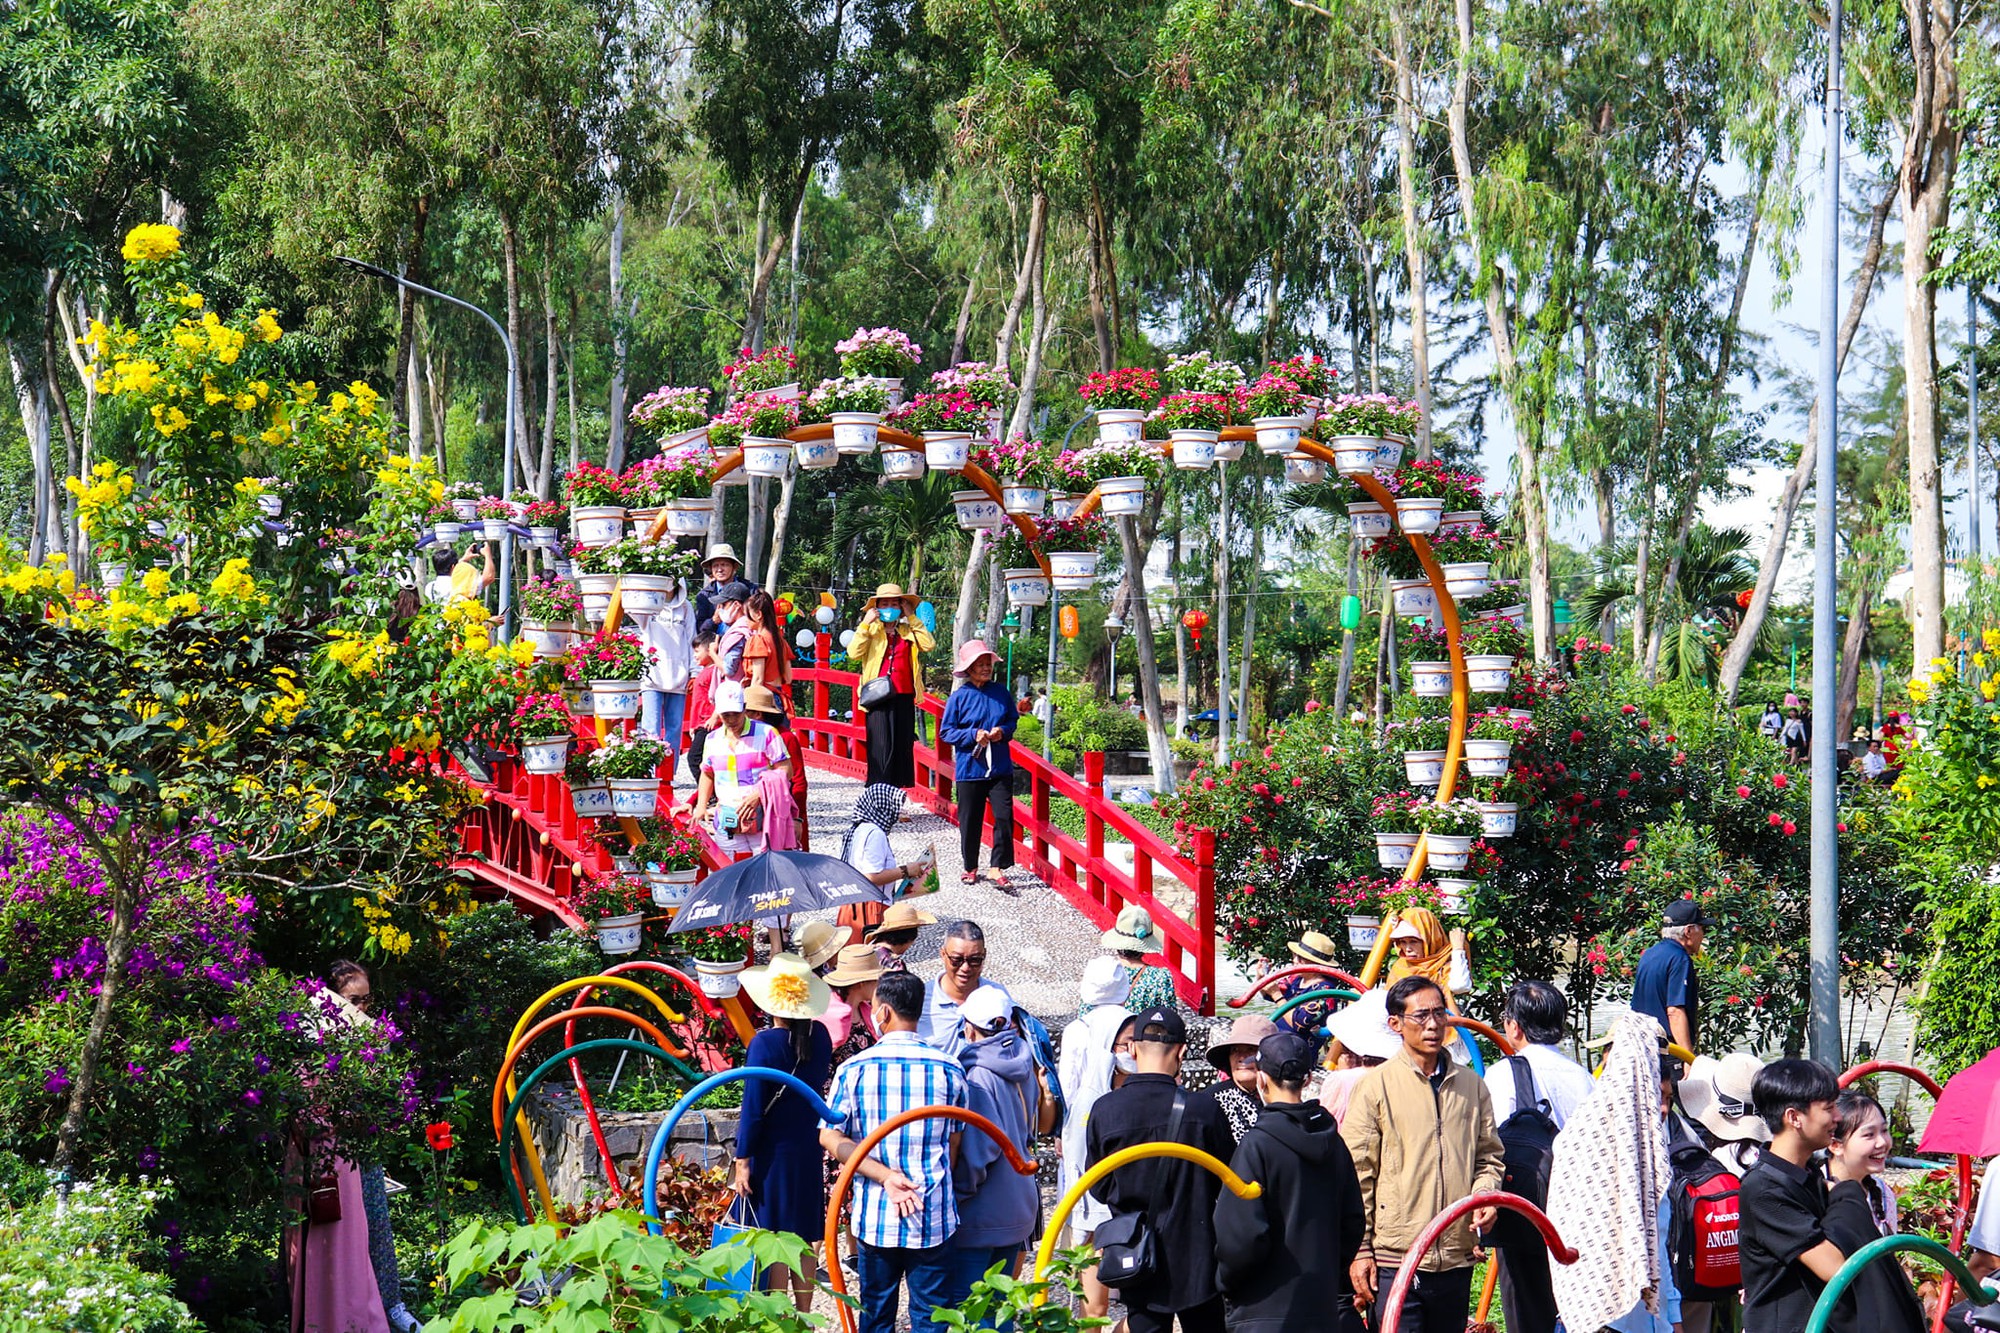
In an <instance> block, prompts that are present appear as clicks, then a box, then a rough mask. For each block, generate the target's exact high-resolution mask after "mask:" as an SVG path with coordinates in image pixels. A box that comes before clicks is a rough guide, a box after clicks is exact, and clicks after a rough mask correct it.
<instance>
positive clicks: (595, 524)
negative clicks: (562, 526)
mask: <svg viewBox="0 0 2000 1333" xmlns="http://www.w3.org/2000/svg"><path fill="white" fill-rule="evenodd" d="M569 530H570V533H571V535H573V536H574V537H575V538H576V544H577V545H578V546H609V545H611V543H613V542H615V541H617V540H618V539H619V538H621V537H623V536H624V535H625V511H624V510H623V509H622V508H620V507H619V506H617V505H583V506H581V507H580V508H577V509H572V510H570V511H569Z"/></svg>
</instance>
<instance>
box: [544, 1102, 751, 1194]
mask: <svg viewBox="0 0 2000 1333" xmlns="http://www.w3.org/2000/svg"><path fill="white" fill-rule="evenodd" d="M527 1111H528V1120H529V1123H530V1124H532V1125H533V1126H534V1130H535V1143H536V1146H537V1147H539V1148H540V1149H541V1153H542V1166H543V1168H544V1169H545V1170H546V1171H547V1172H548V1177H549V1191H550V1192H551V1193H552V1194H554V1195H555V1197H556V1199H557V1200H558V1201H559V1202H562V1203H582V1202H583V1201H584V1200H585V1199H587V1198H591V1197H594V1196H601V1195H603V1194H604V1193H606V1189H605V1183H604V1163H603V1160H602V1159H601V1158H600V1157H599V1156H598V1154H597V1143H596V1141H595V1140H594V1139H592V1138H591V1134H590V1120H589V1118H588V1117H586V1116H585V1115H584V1113H583V1110H582V1108H581V1107H580V1106H579V1105H578V1104H577V1099H576V1089H574V1088H565V1087H555V1088H551V1087H549V1086H548V1085H547V1084H544V1085H542V1086H541V1087H538V1088H536V1089H535V1091H534V1092H533V1093H532V1094H531V1095H530V1096H529V1098H528V1102H527ZM736 1117H737V1111H736V1108H735V1107H720V1108H717V1109H715V1110H709V1111H704V1110H700V1109H696V1110H693V1111H689V1112H688V1113H687V1114H686V1115H684V1116H682V1117H681V1120H680V1123H679V1124H678V1125H675V1126H674V1137H673V1142H672V1143H671V1144H670V1145H669V1151H671V1152H672V1153H673V1155H674V1156H675V1157H677V1158H679V1159H681V1160H683V1161H689V1162H696V1163H699V1164H700V1165H702V1166H704V1167H708V1166H721V1167H727V1166H728V1165H729V1164H730V1162H731V1160H732V1157H731V1152H730V1149H731V1147H732V1146H733V1145H734V1144H735V1142H736ZM666 1118H667V1113H666V1112H665V1111H605V1110H602V1109H600V1110H599V1111H598V1113H597V1120H598V1124H599V1126H600V1127H601V1128H602V1129H603V1130H604V1142H605V1145H606V1146H607V1147H609V1148H610V1149H611V1158H612V1161H614V1162H615V1163H617V1165H618V1176H619V1179H621V1180H624V1181H626V1182H628V1183H629V1182H630V1181H632V1180H634V1179H635V1178H636V1177H637V1175H638V1173H639V1171H640V1170H641V1169H643V1167H644V1165H645V1159H646V1151H647V1149H649V1148H651V1147H652V1145H653V1136H654V1135H655V1134H656V1133H658V1132H659V1128H660V1124H661V1122H662V1121H664V1120H665V1119H666Z"/></svg>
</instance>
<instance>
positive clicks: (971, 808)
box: [938, 639, 1021, 885]
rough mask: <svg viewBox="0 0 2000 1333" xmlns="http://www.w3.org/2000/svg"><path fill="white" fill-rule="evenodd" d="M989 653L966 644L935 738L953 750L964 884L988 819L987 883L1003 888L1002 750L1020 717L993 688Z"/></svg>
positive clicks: (1006, 789)
mask: <svg viewBox="0 0 2000 1333" xmlns="http://www.w3.org/2000/svg"><path fill="white" fill-rule="evenodd" d="M994 662H995V658H994V656H993V650H992V649H991V648H988V647H987V646H986V641H985V640H984V639H967V640H966V641H965V645H964V646H963V647H961V648H960V649H959V650H958V662H957V665H956V666H954V667H953V669H952V674H953V675H955V676H957V677H958V679H959V683H958V686H957V688H955V689H953V690H952V692H951V697H950V698H949V699H947V700H945V704H944V719H943V720H942V721H941V722H940V723H939V724H938V734H939V735H940V736H942V737H943V738H944V740H945V741H946V742H947V743H949V744H950V746H951V748H952V772H951V775H952V780H953V782H954V784H955V785H956V787H957V789H958V849H959V854H960V856H961V858H962V859H963V860H964V863H965V875H964V878H963V882H964V883H966V884H971V883H973V882H974V881H975V880H977V879H978V878H979V833H980V828H981V826H982V825H983V824H984V823H985V822H986V813H987V811H988V810H991V811H992V814H993V859H992V862H991V868H990V869H989V871H988V877H989V878H990V879H991V880H992V882H993V883H994V884H995V885H1004V884H1006V882H1007V871H1008V870H1009V869H1011V868H1012V867H1013V864H1014V759H1013V756H1012V755H1011V754H1010V753H1009V752H1008V749H1007V747H1008V746H1009V745H1010V744H1012V742H1013V740H1014V725H1015V724H1016V723H1017V722H1019V721H1020V719H1021V714H1020V712H1019V710H1018V709H1017V708H1016V707H1015V705H1014V697H1013V696H1012V695H1011V694H1009V693H1008V692H1007V691H1006V690H1004V689H1002V688H1001V687H1000V686H998V685H996V684H994V683H993V666H994Z"/></svg>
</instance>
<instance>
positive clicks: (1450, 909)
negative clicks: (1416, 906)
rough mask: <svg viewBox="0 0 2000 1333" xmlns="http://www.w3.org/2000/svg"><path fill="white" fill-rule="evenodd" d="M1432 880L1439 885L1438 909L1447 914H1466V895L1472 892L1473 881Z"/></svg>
mask: <svg viewBox="0 0 2000 1333" xmlns="http://www.w3.org/2000/svg"><path fill="white" fill-rule="evenodd" d="M1431 882H1432V883H1433V884H1436V885H1437V891H1438V911H1440V912H1442V913H1443V914H1444V915H1446V916H1463V915H1464V914H1465V895H1466V894H1468V893H1471V892H1472V881H1471V880H1469V879H1436V880H1432V881H1431Z"/></svg>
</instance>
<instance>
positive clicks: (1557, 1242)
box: [1382, 1190, 1576, 1333]
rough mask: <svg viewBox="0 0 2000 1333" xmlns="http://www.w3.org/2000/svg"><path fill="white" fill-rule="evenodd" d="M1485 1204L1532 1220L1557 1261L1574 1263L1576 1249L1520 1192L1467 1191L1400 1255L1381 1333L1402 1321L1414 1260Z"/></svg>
mask: <svg viewBox="0 0 2000 1333" xmlns="http://www.w3.org/2000/svg"><path fill="white" fill-rule="evenodd" d="M1488 1207H1492V1208H1509V1209H1512V1210H1513V1211H1514V1212H1517V1213H1519V1214H1520V1215H1521V1216H1523V1217H1525V1218H1527V1219H1528V1220H1529V1221H1530V1222H1532V1223H1534V1226H1535V1230H1537V1231H1539V1232H1541V1233H1542V1243H1543V1244H1545V1245H1547V1246H1548V1247H1549V1253H1550V1254H1552V1255H1554V1256H1555V1259H1556V1262H1557V1263H1559V1264H1573V1263H1575V1262H1576V1251H1575V1250H1573V1249H1571V1248H1570V1247H1569V1246H1567V1245H1565V1244H1563V1238H1562V1237H1561V1236H1559V1235H1557V1234H1556V1224H1555V1223H1553V1222H1551V1221H1549V1219H1548V1215H1547V1214H1546V1213H1544V1212H1543V1211H1542V1210H1541V1209H1539V1208H1537V1207H1535V1205H1533V1204H1532V1203H1529V1202H1528V1201H1527V1200H1526V1199H1524V1198H1522V1197H1521V1196H1520V1195H1518V1194H1505V1193H1502V1192H1501V1191H1499V1190H1491V1191H1488V1192H1486V1193H1484V1194H1468V1195H1466V1196H1465V1197H1464V1198H1463V1199H1460V1200H1459V1201H1458V1202H1457V1203H1455V1204H1452V1205H1451V1206H1450V1207H1448V1208H1446V1209H1445V1210H1444V1211H1443V1212H1441V1213H1439V1214H1438V1215H1437V1216H1436V1217H1433V1218H1432V1219H1431V1221H1430V1225H1429V1226H1427V1227H1425V1228H1424V1229H1423V1230H1422V1231H1420V1232H1418V1233H1417V1239H1416V1243H1415V1244H1413V1245H1411V1246H1410V1252H1409V1253H1408V1254H1407V1255H1405V1256H1404V1258H1403V1266H1402V1267H1401V1268H1399V1269H1397V1270H1396V1282H1395V1285H1394V1286H1392V1287H1390V1288H1389V1296H1388V1305H1387V1306H1386V1307H1385V1317H1384V1322H1383V1324H1382V1333H1396V1326H1397V1325H1398V1324H1400V1323H1401V1322H1402V1320H1403V1301H1404V1298H1405V1297H1407V1296H1408V1295H1409V1294H1410V1286H1411V1284H1412V1283H1414V1282H1415V1281H1416V1280H1417V1261H1418V1260H1420V1259H1422V1258H1423V1257H1424V1255H1425V1254H1426V1253H1427V1252H1428V1251H1429V1250H1430V1248H1431V1246H1433V1245H1435V1244H1437V1239H1438V1237H1439V1236H1442V1235H1443V1234H1444V1233H1445V1230H1446V1228H1448V1227H1450V1226H1451V1225H1452V1223H1454V1222H1456V1221H1458V1219H1459V1218H1461V1217H1464V1216H1465V1215H1466V1214H1467V1213H1470V1212H1476V1211H1478V1210H1479V1209H1481V1208H1488Z"/></svg>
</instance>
